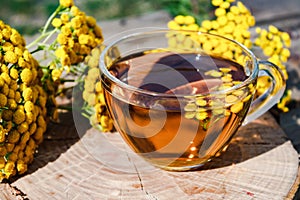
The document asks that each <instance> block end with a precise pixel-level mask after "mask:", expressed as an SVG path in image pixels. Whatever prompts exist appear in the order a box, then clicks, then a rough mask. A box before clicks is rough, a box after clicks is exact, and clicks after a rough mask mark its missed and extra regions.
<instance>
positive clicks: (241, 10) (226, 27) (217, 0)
mask: <svg viewBox="0 0 300 200" xmlns="http://www.w3.org/2000/svg"><path fill="white" fill-rule="evenodd" d="M211 3H212V5H213V6H215V11H214V14H215V18H214V19H211V20H203V21H201V22H196V20H195V19H194V18H193V17H192V16H182V15H178V16H176V17H175V18H174V19H173V20H171V21H170V22H169V23H168V27H169V28H170V29H174V30H192V31H201V32H209V33H212V34H218V35H222V36H224V37H227V38H229V39H233V40H236V41H238V42H239V43H241V44H243V45H244V46H246V47H247V48H249V49H252V48H260V49H261V51H262V53H263V54H264V55H265V56H267V57H268V60H269V61H271V62H273V63H274V64H276V65H277V66H278V67H279V68H280V69H281V70H282V72H283V73H284V77H285V79H288V73H287V71H286V66H285V64H286V62H287V60H288V58H289V56H290V51H289V47H290V45H291V39H290V36H289V34H288V33H286V32H283V31H280V30H279V29H278V28H277V27H275V26H273V25H270V26H269V27H268V29H262V28H260V27H257V28H256V32H254V33H253V31H251V28H254V27H255V17H254V16H253V15H252V14H251V12H250V11H249V10H248V8H247V7H246V6H245V5H244V4H243V3H242V2H240V1H237V2H236V1H235V0H212V1H211ZM208 45H209V44H208ZM210 45H213V44H210ZM227 53H228V54H229V55H227V56H229V57H230V54H231V52H229V51H228V52H227ZM257 85H258V88H257V92H258V95H259V94H261V93H263V92H265V91H266V89H267V88H268V87H269V86H270V81H269V79H268V78H266V77H261V78H259V79H258V84H257ZM290 99H291V90H286V91H285V95H284V96H283V97H282V99H281V101H280V102H279V103H278V104H277V107H278V108H279V109H281V110H282V111H284V112H287V111H288V110H289V109H288V107H287V103H288V102H289V101H290Z"/></svg>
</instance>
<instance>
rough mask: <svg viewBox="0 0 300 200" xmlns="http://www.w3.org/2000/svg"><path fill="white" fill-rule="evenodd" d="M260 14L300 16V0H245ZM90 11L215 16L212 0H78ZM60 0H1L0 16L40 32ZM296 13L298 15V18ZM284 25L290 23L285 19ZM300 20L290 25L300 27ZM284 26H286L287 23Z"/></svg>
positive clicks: (109, 15) (264, 17)
mask: <svg viewBox="0 0 300 200" xmlns="http://www.w3.org/2000/svg"><path fill="white" fill-rule="evenodd" d="M241 1H242V2H243V3H244V4H245V5H246V6H247V7H248V8H249V9H250V10H251V12H252V13H253V14H254V16H255V17H258V18H259V19H261V20H260V22H259V23H260V24H263V23H268V22H269V21H268V20H271V21H274V20H275V21H276V20H277V21H278V20H281V21H282V19H285V18H293V19H294V18H295V15H298V17H299V16H300V13H299V8H300V1H299V0H285V1H284V3H283V2H282V1H281V0H241ZM74 2H75V4H76V5H77V6H78V7H79V8H80V9H81V10H83V11H84V12H86V14H87V15H91V16H94V17H95V18H96V19H97V21H98V22H101V21H107V20H116V19H119V20H120V23H121V24H122V23H126V20H124V19H126V17H139V16H140V15H143V14H149V13H153V12H156V11H165V12H166V13H167V14H168V15H169V17H171V18H172V17H174V16H176V15H179V14H182V15H192V16H194V17H195V18H196V19H197V20H198V21H202V20H203V19H209V18H211V17H212V16H213V6H212V5H211V0H74ZM58 3H59V0H51V1H48V0H1V3H0V4H1V5H0V19H1V20H3V21H5V22H6V23H8V24H10V25H11V26H13V27H14V28H16V29H17V30H18V31H19V32H21V33H22V34H26V35H32V34H35V33H37V31H38V29H39V28H41V27H42V25H43V24H44V23H45V21H46V20H47V18H48V17H49V16H50V14H51V13H52V12H53V11H54V10H55V9H56V7H57V6H58ZM298 17H296V18H298ZM282 26H286V25H285V23H283V24H282ZM299 27H300V22H299V20H298V23H297V24H294V23H293V24H292V25H291V24H290V23H289V27H288V28H299ZM279 28H281V27H279ZM283 28H284V27H283Z"/></svg>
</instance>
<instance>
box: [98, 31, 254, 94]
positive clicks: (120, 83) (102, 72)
mask: <svg viewBox="0 0 300 200" xmlns="http://www.w3.org/2000/svg"><path fill="white" fill-rule="evenodd" d="M168 32H174V33H176V32H185V33H194V34H195V33H197V34H198V35H208V36H213V37H218V38H222V39H223V40H227V41H229V42H232V43H234V44H236V45H238V46H239V47H240V48H241V49H242V50H243V51H244V52H245V53H247V55H248V56H249V57H250V59H251V61H252V67H253V70H252V72H251V73H250V75H249V77H248V78H247V79H245V80H244V81H243V82H241V83H239V84H235V85H234V86H232V87H230V88H226V89H224V90H218V91H208V92H206V93H201V94H195V95H192V96H207V95H221V94H226V93H230V92H233V91H235V90H238V89H239V88H243V87H245V86H247V85H248V84H250V83H252V81H253V80H254V79H255V78H256V77H257V75H258V71H259V67H258V66H259V62H258V59H257V58H256V56H255V55H254V53H253V52H252V51H251V50H250V49H248V48H247V47H246V46H244V45H243V44H241V43H240V42H238V41H236V40H233V39H230V38H226V37H224V36H222V35H217V34H213V33H206V32H201V31H189V30H170V29H157V30H151V31H139V32H134V33H130V34H127V35H125V36H122V37H118V39H115V40H113V41H112V42H111V43H109V44H108V45H107V46H105V48H104V50H103V51H102V52H101V55H100V60H99V67H100V79H102V76H103V75H104V76H105V77H106V78H108V79H109V80H110V81H111V82H113V83H114V84H116V85H117V86H118V87H121V88H123V89H126V90H128V91H131V92H137V93H139V94H144V95H149V96H160V97H174V94H166V93H159V92H153V91H149V90H144V89H141V88H138V87H135V86H132V85H129V84H126V83H124V82H123V81H121V80H119V79H118V78H116V77H115V76H113V75H112V74H111V73H110V72H109V70H108V69H107V67H106V64H105V56H106V53H107V52H108V51H109V49H111V48H112V47H114V46H116V45H117V44H118V43H120V42H122V41H125V40H127V39H132V38H134V37H137V36H142V35H151V34H161V33H165V34H166V33H168ZM104 43H105V41H104ZM102 84H103V83H102ZM104 84H105V83H104ZM175 96H176V97H177V98H178V97H184V98H185V97H186V96H189V95H186V94H176V95H175Z"/></svg>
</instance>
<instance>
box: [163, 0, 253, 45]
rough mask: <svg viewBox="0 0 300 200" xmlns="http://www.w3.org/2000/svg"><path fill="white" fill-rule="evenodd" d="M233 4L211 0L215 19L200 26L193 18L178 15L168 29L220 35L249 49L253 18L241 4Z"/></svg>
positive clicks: (231, 1) (232, 0) (230, 0)
mask: <svg viewBox="0 0 300 200" xmlns="http://www.w3.org/2000/svg"><path fill="white" fill-rule="evenodd" d="M233 2H235V0H225V1H224V0H213V1H212V4H213V5H214V6H216V9H215V16H216V19H214V20H204V21H202V22H201V26H199V25H198V24H196V22H195V19H194V18H193V17H191V16H181V15H179V16H176V17H175V18H174V20H172V21H170V22H169V23H168V27H169V28H170V29H174V30H193V31H201V32H209V33H212V34H218V35H222V36H224V37H227V38H230V39H233V40H236V41H238V42H240V43H242V44H244V45H245V46H246V47H248V48H251V46H252V42H251V40H250V36H251V34H250V32H249V28H250V27H252V26H254V25H255V18H254V16H252V15H251V12H250V11H249V10H248V9H247V8H246V7H245V5H244V4H243V3H242V2H237V4H236V5H232V4H231V3H233Z"/></svg>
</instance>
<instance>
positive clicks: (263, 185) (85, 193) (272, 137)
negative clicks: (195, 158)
mask: <svg viewBox="0 0 300 200" xmlns="http://www.w3.org/2000/svg"><path fill="white" fill-rule="evenodd" d="M62 117H63V118H64V119H63V120H62V121H63V122H64V123H63V124H52V125H51V126H50V127H49V129H48V132H47V134H46V137H45V141H44V142H43V143H42V145H41V146H40V148H39V153H38V154H37V156H36V158H35V160H34V162H33V163H32V165H30V167H29V171H28V173H27V174H25V175H23V176H21V177H17V178H16V179H15V180H14V181H13V182H12V183H10V187H8V185H7V183H5V184H1V185H0V186H1V192H0V199H25V198H27V199H30V200H31V199H32V200H35V199H86V200H87V199H214V200H215V199H243V200H245V199H287V198H288V194H289V191H290V190H291V188H292V187H293V185H295V181H296V178H297V173H298V154H297V152H296V151H295V149H294V148H293V146H292V144H291V142H290V141H289V140H288V139H287V137H286V136H285V134H284V132H283V131H282V129H281V128H280V127H279V126H278V124H277V123H276V121H275V120H274V118H273V117H272V115H270V114H269V113H267V114H265V115H263V116H262V117H260V118H259V119H257V120H255V121H254V122H252V123H249V124H248V125H246V126H243V127H241V128H240V129H239V131H238V132H237V134H236V135H235V137H234V138H233V139H232V141H231V143H230V145H229V147H228V149H227V150H226V151H225V152H223V153H222V154H221V155H220V156H219V157H217V158H215V159H213V160H212V161H211V162H209V163H207V164H206V165H205V166H204V167H203V168H202V169H200V170H197V171H191V172H169V171H164V170H161V169H157V168H155V167H153V166H151V165H149V164H148V163H146V162H145V161H144V160H143V159H141V158H140V157H139V156H137V155H136V154H134V153H132V151H131V150H130V149H129V148H128V147H127V146H126V145H125V144H124V142H123V141H122V139H121V137H120V135H119V134H118V133H101V132H99V131H97V130H95V129H93V128H90V129H85V128H84V127H82V126H80V127H78V126H77V127H75V126H74V123H73V121H72V116H71V114H70V113H63V114H62ZM76 118H77V116H75V121H77V120H80V121H81V122H82V123H81V125H83V124H85V123H87V122H84V121H82V119H78V118H77V119H76ZM76 128H77V130H76ZM77 131H78V132H77ZM297 180H298V181H299V179H297ZM11 190H14V191H11ZM3 191H4V192H3ZM16 191H17V192H16ZM18 192H19V193H18ZM1 193H2V194H1Z"/></svg>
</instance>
